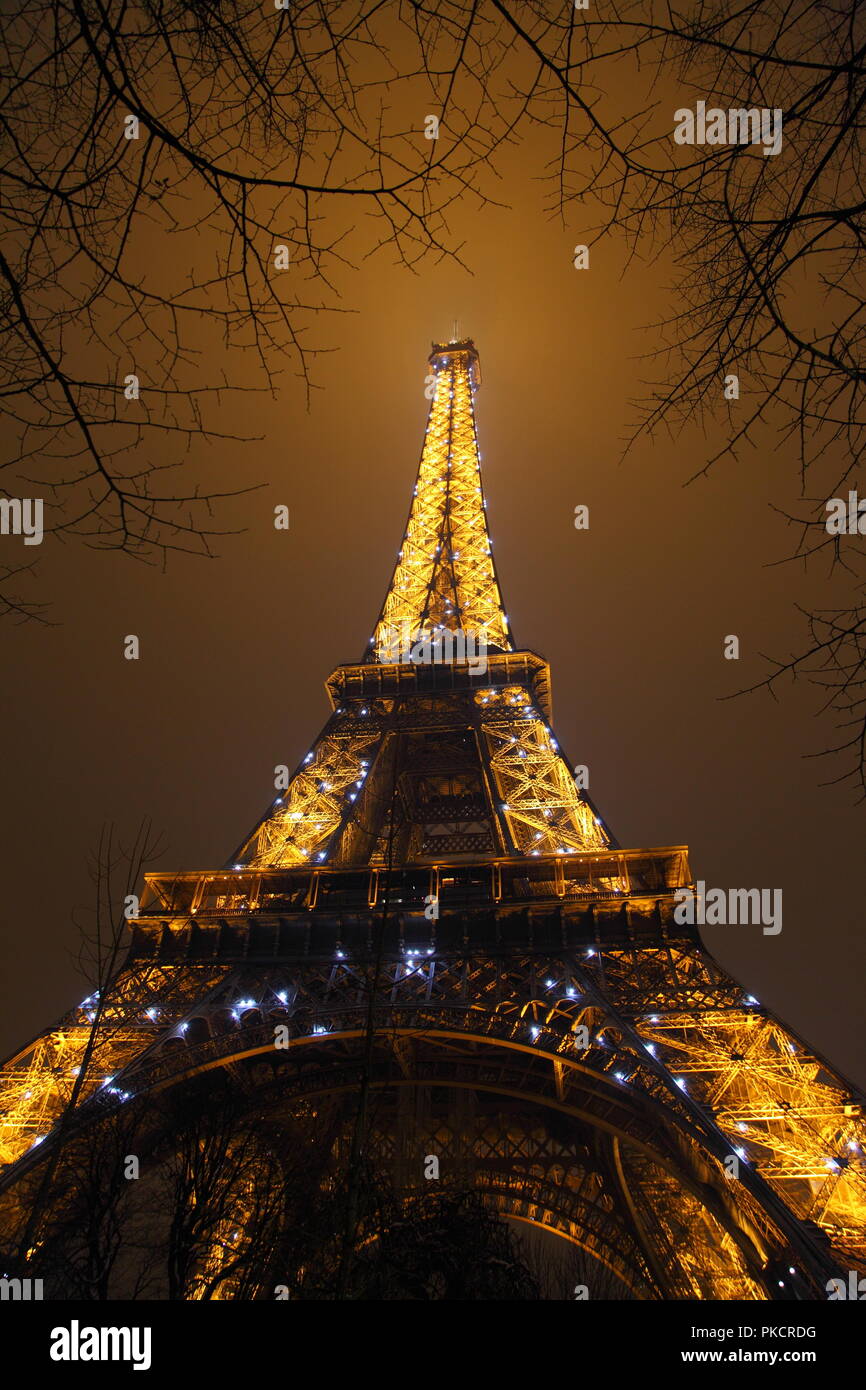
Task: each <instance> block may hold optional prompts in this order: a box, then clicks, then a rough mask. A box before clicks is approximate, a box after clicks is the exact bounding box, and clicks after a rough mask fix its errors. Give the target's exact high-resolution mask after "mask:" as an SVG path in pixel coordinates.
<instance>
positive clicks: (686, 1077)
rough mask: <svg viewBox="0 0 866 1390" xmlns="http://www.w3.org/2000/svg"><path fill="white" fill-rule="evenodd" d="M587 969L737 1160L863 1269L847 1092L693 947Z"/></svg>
mask: <svg viewBox="0 0 866 1390" xmlns="http://www.w3.org/2000/svg"><path fill="white" fill-rule="evenodd" d="M587 969H588V970H590V971H592V972H593V973H594V974H595V975H596V977H597V979H598V982H599V988H600V990H602V991H603V993H604V996H606V997H607V998H609V999H610V1000H611V1002H613V1003H615V1004H616V1006H617V1007H618V1008H619V1009H621V1010H624V1011H626V1012H627V1013H628V1015H629V1016H630V1017H633V1018H634V1019H635V1028H636V1031H637V1033H638V1034H639V1036H640V1038H641V1041H642V1044H643V1046H644V1047H646V1048H647V1050H650V1051H651V1052H652V1054H653V1055H654V1056H656V1057H658V1058H659V1059H660V1060H662V1061H663V1062H664V1063H665V1065H666V1066H667V1068H668V1069H669V1071H670V1072H671V1074H672V1075H675V1076H676V1077H678V1078H680V1079H681V1080H682V1082H683V1084H684V1085H685V1086H686V1087H687V1088H688V1092H689V1094H690V1095H692V1096H694V1097H695V1098H696V1099H697V1100H698V1101H699V1102H700V1103H701V1104H702V1105H705V1106H707V1107H709V1108H710V1110H711V1111H712V1113H713V1116H714V1119H715V1122H716V1123H717V1124H718V1126H719V1128H720V1129H721V1130H722V1131H723V1133H724V1134H725V1135H726V1136H727V1137H728V1138H729V1139H730V1141H731V1152H732V1154H735V1155H736V1156H737V1157H738V1158H740V1159H741V1161H743V1162H745V1163H749V1164H751V1165H752V1167H753V1168H754V1169H756V1170H757V1171H758V1172H759V1173H760V1174H761V1176H762V1177H763V1178H765V1179H766V1181H767V1182H768V1183H769V1184H770V1186H771V1187H773V1188H774V1189H775V1190H776V1191H778V1192H779V1194H780V1195H781V1196H782V1197H783V1198H784V1200H785V1201H786V1203H787V1204H788V1205H789V1206H790V1207H791V1208H792V1209H793V1210H794V1211H796V1212H797V1213H798V1215H799V1216H801V1217H802V1218H804V1219H810V1220H813V1221H816V1222H817V1223H818V1224H819V1225H820V1226H822V1227H823V1228H824V1229H825V1230H826V1231H827V1232H828V1234H829V1235H830V1236H831V1237H832V1239H833V1242H834V1245H836V1246H837V1248H838V1249H840V1250H841V1251H844V1252H846V1253H847V1254H848V1255H849V1256H850V1257H851V1258H852V1259H855V1258H856V1259H857V1260H858V1261H859V1262H861V1263H862V1262H863V1260H864V1259H866V1159H864V1148H866V1123H864V1119H863V1116H862V1113H861V1107H860V1105H859V1103H857V1102H856V1101H855V1100H854V1099H853V1097H852V1096H851V1095H850V1094H849V1092H848V1090H847V1088H846V1087H845V1085H844V1083H843V1082H842V1081H840V1080H839V1078H837V1077H835V1076H833V1075H832V1073H831V1072H830V1071H829V1070H828V1069H827V1068H826V1067H825V1066H824V1065H823V1064H822V1063H821V1062H820V1061H819V1060H818V1059H817V1058H816V1057H815V1056H814V1054H812V1053H811V1052H810V1051H809V1049H808V1048H807V1047H806V1046H805V1045H804V1044H803V1043H802V1042H801V1041H800V1040H799V1039H798V1038H796V1037H795V1036H794V1035H793V1034H792V1033H790V1032H789V1031H788V1030H787V1029H786V1028H784V1027H783V1026H782V1024H780V1023H779V1022H777V1021H776V1020H775V1019H774V1018H772V1017H771V1016H768V1015H767V1014H766V1013H764V1012H763V1010H761V1008H760V1006H759V1005H758V1004H757V1002H756V1001H755V1000H753V999H752V998H751V996H748V995H744V993H743V990H742V988H741V987H740V986H739V985H738V984H737V983H736V981H734V980H732V979H731V978H730V977H729V976H727V975H726V974H725V973H724V972H723V971H722V970H721V969H720V968H719V967H718V966H716V965H715V964H714V963H712V962H710V961H709V960H708V958H707V957H705V956H704V954H703V953H702V951H701V950H700V948H699V947H697V946H694V947H691V948H689V949H675V948H673V947H671V948H669V949H666V950H649V949H645V948H643V949H640V950H637V949H636V950H632V951H615V950H611V951H598V952H595V953H593V955H592V957H591V958H590V959H589V960H588V962H587Z"/></svg>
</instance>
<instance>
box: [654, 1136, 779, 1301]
mask: <svg viewBox="0 0 866 1390" xmlns="http://www.w3.org/2000/svg"><path fill="white" fill-rule="evenodd" d="M628 1168H629V1177H630V1183H629V1190H630V1192H631V1195H632V1199H633V1201H634V1202H635V1204H636V1206H637V1209H638V1211H639V1214H640V1219H641V1224H642V1226H643V1228H644V1230H645V1231H647V1233H648V1234H649V1236H650V1238H651V1240H652V1245H653V1249H654V1250H655V1252H656V1255H657V1258H659V1259H660V1260H661V1261H662V1262H663V1267H664V1275H665V1281H666V1286H667V1291H668V1296H670V1294H673V1296H675V1297H677V1298H683V1299H686V1298H701V1299H704V1298H712V1299H724V1300H731V1299H746V1300H749V1301H752V1302H755V1301H758V1300H763V1299H764V1298H765V1297H766V1295H765V1293H764V1291H763V1290H762V1289H761V1287H760V1286H759V1285H758V1284H757V1283H756V1282H755V1280H754V1279H752V1278H751V1277H750V1275H749V1273H748V1270H747V1269H746V1267H745V1264H744V1261H743V1258H742V1255H741V1253H740V1251H739V1250H738V1248H737V1244H736V1242H735V1240H734V1239H733V1237H732V1235H731V1233H730V1232H729V1231H726V1230H725V1228H724V1227H723V1226H722V1224H721V1222H719V1221H717V1220H716V1218H715V1217H714V1216H713V1214H712V1213H711V1212H710V1211H708V1210H707V1208H706V1206H704V1204H703V1203H702V1202H699V1201H698V1199H697V1198H696V1197H695V1196H694V1195H693V1194H692V1193H691V1192H688V1191H687V1190H686V1189H685V1188H683V1187H678V1186H677V1185H676V1184H673V1183H672V1181H671V1178H670V1177H669V1175H668V1174H666V1173H664V1172H662V1170H661V1169H660V1168H657V1167H655V1166H654V1165H652V1164H651V1163H648V1162H647V1160H646V1159H645V1158H643V1157H642V1156H641V1155H637V1154H635V1153H630V1154H629V1156H628Z"/></svg>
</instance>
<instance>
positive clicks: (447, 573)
mask: <svg viewBox="0 0 866 1390" xmlns="http://www.w3.org/2000/svg"><path fill="white" fill-rule="evenodd" d="M473 362H474V352H473V351H471V350H466V351H458V350H451V349H442V350H441V351H440V352H439V353H438V354H436V355H434V357H433V359H432V365H433V371H434V373H435V376H436V386H435V394H434V396H433V399H432V401H431V405H430V414H429V417H428V421H427V431H426V434H425V437H424V447H423V451H422V454H421V464H420V467H419V469H418V479H417V482H416V485H415V493H414V498H413V502H412V509H411V512H410V515H409V524H408V527H407V530H406V535H405V537H404V540H403V547H402V549H401V550H400V552H399V555H398V559H397V565H396V567H395V569H394V576H393V578H392V580H391V586H390V589H389V591H388V596H387V598H386V600H385V605H384V608H383V610H382V616H381V618H380V620H379V623H378V624H377V627H376V630H375V633H374V636H373V639H372V644H371V651H372V652H373V653H375V659H377V660H378V661H381V662H386V663H387V662H391V661H395V660H399V659H400V655H399V653H400V652H401V651H402V650H403V647H404V643H405V641H406V639H407V635H408V637H410V638H411V639H412V640H416V638H417V637H418V636H419V635H420V636H421V637H423V638H425V639H430V638H434V637H436V636H438V635H441V631H442V630H445V629H447V630H451V631H456V630H460V631H463V632H465V633H472V634H473V635H474V636H475V638H476V640H478V641H480V640H482V639H483V641H484V642H485V644H486V646H487V647H489V648H496V649H499V650H502V651H511V650H512V649H513V648H512V641H511V638H510V636H509V632H508V622H507V619H506V617H505V614H504V612H503V607H502V597H501V595H500V592H499V585H498V583H497V579H496V571H495V569H494V565H493V557H492V551H491V546H490V536H489V534H488V530H487V518H486V514H485V507H486V503H485V501H484V495H483V492H482V487H481V469H480V465H479V454H478V440H477V436H476V431H475V413H474V409H473V401H472V393H473V381H472V377H473V371H474V365H473Z"/></svg>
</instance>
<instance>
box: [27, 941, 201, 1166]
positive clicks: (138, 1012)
mask: <svg viewBox="0 0 866 1390" xmlns="http://www.w3.org/2000/svg"><path fill="white" fill-rule="evenodd" d="M221 973H223V972H212V974H211V975H209V976H208V977H205V976H203V975H202V973H201V972H191V973H188V972H187V971H184V970H177V969H170V968H167V967H163V966H148V967H146V968H144V969H141V970H134V971H129V972H126V973H125V974H123V975H122V976H121V977H120V978H119V980H118V982H117V984H116V986H115V987H114V989H113V990H112V992H111V994H110V995H109V996H108V997H107V998H106V1002H105V1005H104V1007H103V1009H102V1011H101V1013H100V1014H99V1015H98V1016H97V1007H98V996H97V995H91V996H90V997H89V998H88V999H85V1000H83V1002H82V1003H81V1004H80V1005H78V1007H77V1008H75V1009H72V1010H71V1011H70V1012H69V1013H68V1014H67V1015H66V1016H65V1017H64V1018H63V1019H62V1020H61V1022H60V1023H59V1024H58V1026H57V1027H56V1028H52V1029H51V1030H50V1031H48V1032H46V1033H43V1034H42V1036H41V1037H39V1038H37V1039H36V1040H35V1041H34V1042H33V1043H31V1044H30V1045H29V1046H28V1047H27V1048H25V1049H23V1051H22V1052H20V1053H18V1054H17V1055H16V1056H15V1057H13V1058H12V1059H11V1060H10V1061H8V1062H7V1063H6V1064H5V1065H4V1066H3V1067H2V1069H0V1165H4V1166H5V1165H7V1164H11V1163H14V1162H16V1160H17V1159H19V1158H21V1157H22V1156H23V1155H24V1154H26V1153H27V1152H28V1150H30V1149H31V1148H33V1147H34V1146H35V1145H36V1144H39V1143H41V1142H42V1141H43V1140H44V1139H45V1138H46V1137H47V1135H48V1134H49V1133H50V1131H51V1128H52V1126H53V1125H54V1124H55V1122H56V1120H57V1119H58V1117H59V1115H60V1114H61V1112H62V1111H63V1109H64V1107H65V1106H66V1105H67V1104H68V1103H69V1100H70V1098H71V1095H72V1088H73V1086H74V1084H75V1080H76V1078H77V1076H78V1075H79V1073H80V1070H81V1067H82V1065H83V1063H84V1060H85V1053H86V1049H87V1045H88V1041H89V1039H90V1038H91V1035H92V1036H93V1047H92V1049H91V1052H90V1056H89V1059H88V1061H87V1069H86V1074H85V1077H84V1081H83V1083H82V1085H81V1088H80V1090H79V1094H78V1098H77V1104H78V1105H81V1104H84V1103H85V1102H86V1101H87V1099H88V1098H89V1097H90V1096H92V1095H94V1093H95V1092H97V1091H101V1090H103V1089H104V1090H105V1092H106V1095H111V1096H114V1097H116V1098H117V1099H122V1098H123V1092H122V1088H121V1086H120V1085H117V1086H115V1085H114V1083H115V1081H116V1080H117V1078H118V1074H119V1073H120V1072H121V1071H123V1069H124V1068H125V1067H127V1066H128V1065H129V1064H130V1063H131V1062H132V1061H134V1060H135V1059H136V1058H137V1057H139V1056H140V1055H141V1054H142V1053H143V1052H144V1051H145V1050H146V1049H147V1048H148V1047H150V1046H151V1045H152V1044H153V1043H154V1042H155V1041H156V1040H157V1039H159V1038H160V1037H161V1036H162V1035H163V1034H164V1032H165V1030H166V1028H167V1027H171V1026H172V1025H173V1024H174V1023H176V1022H177V1020H178V1019H180V1018H181V1017H182V1015H183V1011H184V1009H185V1008H186V1007H188V1005H189V1003H190V1002H191V1001H192V1000H193V999H194V998H196V997H197V995H198V994H199V992H200V990H201V989H202V988H203V987H204V988H207V987H208V986H212V985H213V983H214V981H215V980H216V979H218V978H219V977H220V974H221Z"/></svg>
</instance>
